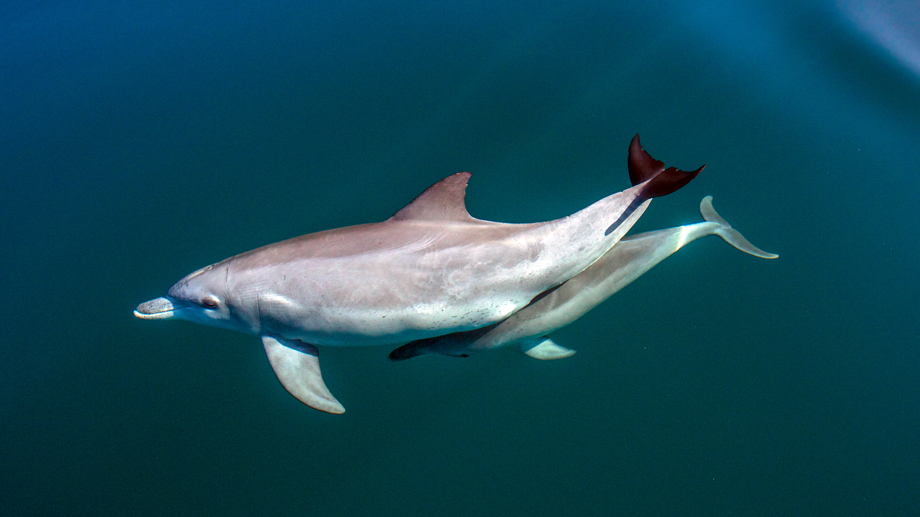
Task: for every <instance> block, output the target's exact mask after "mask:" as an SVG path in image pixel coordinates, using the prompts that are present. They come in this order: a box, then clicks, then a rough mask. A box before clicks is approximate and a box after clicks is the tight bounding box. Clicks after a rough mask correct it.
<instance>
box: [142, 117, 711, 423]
mask: <svg viewBox="0 0 920 517" xmlns="http://www.w3.org/2000/svg"><path fill="white" fill-rule="evenodd" d="M627 165H628V169H629V176H630V180H631V182H632V184H633V186H632V187H631V188H629V189H626V190H624V191H622V192H618V193H616V194H612V195H610V196H607V197H605V198H603V199H601V200H600V201H597V202H596V203H594V204H592V205H590V206H588V207H587V208H584V209H582V210H580V211H578V212H576V213H574V214H572V215H569V216H567V217H563V218H561V219H556V220H553V221H549V222H543V223H530V224H506V223H497V222H490V221H484V220H480V219H475V218H473V217H472V216H470V214H469V213H468V212H467V210H466V206H465V202H464V200H465V195H466V185H467V181H468V180H469V177H470V174H469V173H465V172H463V173H458V174H454V175H453V176H449V177H447V178H445V179H443V180H441V181H440V182H438V183H435V184H434V185H433V186H431V187H430V188H428V189H427V190H426V191H424V192H423V193H422V194H421V195H419V196H418V197H417V198H415V200H413V201H412V202H411V203H409V204H408V205H407V206H406V207H404V208H403V209H401V210H399V211H398V212H396V214H395V215H393V216H392V217H390V218H389V219H387V220H385V221H383V222H379V223H372V224H364V225H358V226H350V227H345V228H339V229H335V230H327V231H322V232H318V233H313V234H308V235H304V236H301V237H296V238H293V239H289V240H286V241H282V242H278V243H275V244H270V245H268V246H265V247H262V248H258V249H256V250H253V251H248V252H246V253H242V254H240V255H236V256H234V257H230V258H228V259H225V260H223V261H221V262H218V263H216V264H212V265H210V266H207V267H204V268H202V269H199V270H197V271H195V272H193V273H191V274H189V275H188V276H186V277H185V278H183V279H181V280H179V281H178V282H177V283H176V284H175V285H173V286H172V287H171V288H170V289H169V291H168V293H167V296H165V297H161V298H156V299H153V300H150V301H148V302H145V303H142V304H140V305H139V306H138V307H137V309H136V310H135V311H134V314H135V316H137V317H139V318H144V319H167V318H179V319H186V320H191V321H194V322H196V323H202V324H206V325H213V326H217V327H223V328H228V329H232V330H237V331H241V332H246V333H249V334H255V335H258V336H261V338H262V343H263V345H264V347H265V351H266V354H267V355H268V358H269V361H270V362H271V365H272V368H273V369H274V371H275V374H276V375H277V376H278V379H279V380H280V381H281V383H282V385H283V386H284V387H285V389H287V390H288V392H290V393H291V394H292V395H294V396H295V397H296V398H297V399H299V400H300V401H301V402H303V403H305V404H307V405H309V406H311V407H313V408H315V409H319V410H321V411H326V412H329V413H342V412H344V411H345V409H344V407H342V405H341V404H340V403H339V402H338V401H337V400H336V399H335V397H334V396H333V395H332V394H331V393H330V391H329V390H328V389H327V387H326V385H325V383H324V382H323V379H322V373H321V371H320V367H319V359H318V351H317V348H316V346H317V345H319V346H370V345H396V344H402V343H406V342H410V341H414V340H419V339H426V338H431V337H435V336H440V335H444V334H450V333H454V332H459V331H466V330H472V329H476V328H480V327H483V326H486V325H491V324H493V323H496V322H499V321H501V320H504V319H506V318H507V317H508V316H510V315H512V314H514V313H515V312H516V311H518V310H519V309H521V308H522V307H524V306H526V305H528V304H529V303H530V301H531V300H532V299H533V298H534V297H535V296H537V295H539V294H540V293H542V292H544V291H546V290H547V289H550V288H552V287H554V286H556V285H559V284H561V283H563V282H565V281H566V280H568V279H570V278H571V277H573V276H575V275H576V274H578V273H580V272H582V271H583V270H584V269H585V268H587V267H588V266H590V265H591V264H592V263H593V262H595V261H596V260H597V259H598V258H599V257H601V256H602V255H603V254H604V253H606V252H607V251H608V250H609V249H610V248H611V247H613V245H614V244H616V243H617V242H618V241H619V240H620V239H621V238H622V237H623V235H624V234H625V233H626V232H627V231H628V230H629V229H630V228H631V227H632V225H633V224H634V223H635V221H636V220H637V219H638V218H639V217H640V216H641V215H642V213H643V212H644V211H645V209H646V208H647V207H648V203H649V201H650V200H651V199H652V198H654V197H660V196H664V195H667V194H669V193H671V192H674V191H675V190H677V189H679V188H681V187H682V186H684V185H686V184H687V183H688V182H689V181H690V180H692V179H693V178H694V177H696V175H697V174H698V173H699V172H700V171H701V170H702V169H703V167H700V168H699V169H697V170H694V171H682V170H679V169H676V168H674V167H670V168H665V167H664V164H663V163H662V162H660V161H657V160H655V159H654V158H652V157H651V156H649V155H648V153H646V152H645V151H644V150H643V149H642V146H641V144H640V142H639V136H638V135H636V136H635V137H634V138H633V140H632V142H631V143H630V146H629V154H628V158H627Z"/></svg>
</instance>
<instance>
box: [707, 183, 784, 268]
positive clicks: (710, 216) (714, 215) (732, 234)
mask: <svg viewBox="0 0 920 517" xmlns="http://www.w3.org/2000/svg"><path fill="white" fill-rule="evenodd" d="M700 213H701V214H702V215H703V219H705V220H706V221H708V222H710V223H716V224H718V225H719V228H718V229H717V230H716V231H715V232H714V233H715V234H716V235H718V236H719V237H722V239H724V240H725V242H727V243H729V244H731V245H732V246H734V247H735V248H737V249H739V250H741V251H743V252H745V253H747V254H748V255H754V256H755V257H760V258H765V259H775V258H777V257H779V255H777V254H775V253H769V252H766V251H764V250H762V249H760V248H758V247H757V246H754V245H753V244H751V243H750V241H748V240H747V239H745V238H744V236H743V235H741V234H740V233H739V232H738V230H735V229H734V228H732V225H730V224H728V221H726V220H725V219H722V216H720V215H719V214H718V212H716V209H715V208H713V206H712V196H706V197H704V198H703V201H702V202H700Z"/></svg>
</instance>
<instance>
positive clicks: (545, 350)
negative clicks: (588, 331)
mask: <svg viewBox="0 0 920 517" xmlns="http://www.w3.org/2000/svg"><path fill="white" fill-rule="evenodd" d="M534 343H536V344H534ZM518 348H519V349H520V350H521V352H524V353H525V354H527V355H529V356H530V357H533V358H534V359H541V360H544V361H546V360H550V359H564V358H566V357H570V356H572V355H574V354H575V351H574V350H571V349H569V348H566V347H564V346H560V345H557V344H556V343H555V342H554V341H553V340H552V339H549V338H543V339H542V340H532V341H525V342H523V343H521V344H520V345H518Z"/></svg>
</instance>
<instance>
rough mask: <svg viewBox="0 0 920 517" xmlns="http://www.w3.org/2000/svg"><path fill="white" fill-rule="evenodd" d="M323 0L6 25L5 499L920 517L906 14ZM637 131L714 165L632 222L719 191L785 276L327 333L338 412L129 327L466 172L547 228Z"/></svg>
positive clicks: (651, 145)
mask: <svg viewBox="0 0 920 517" xmlns="http://www.w3.org/2000/svg"><path fill="white" fill-rule="evenodd" d="M314 4H317V5H314ZM318 4H319V3H309V5H306V6H305V5H299V3H293V2H292V3H278V4H274V5H261V4H258V3H251V2H249V3H246V2H204V1H201V2H186V3H183V4H179V3H176V4H171V3H157V2H130V3H124V2H112V1H104V2H94V3H80V4H79V5H77V4H73V3H68V2H54V1H51V2H12V3H6V4H4V6H3V7H2V8H0V181H2V184H0V216H2V218H3V222H4V224H3V228H4V229H3V231H2V232H0V271H2V285H3V296H2V297H0V321H2V328H3V329H4V332H3V345H2V347H0V354H2V356H0V465H2V466H3V468H2V469H0V513H3V514H5V515H30V514H31V515H39V514H41V515H100V514H109V515H112V514H115V515H121V514H129V515H164V514H174V515H201V514H224V515H252V514H255V513H257V512H258V513H268V514H276V513H277V514H281V513H295V512H297V513H303V514H310V515H349V516H353V515H374V516H381V515H400V516H404V515H433V514H436V515H458V516H459V515H463V516H468V515H509V514H523V513H524V512H526V513H527V514H529V515H560V514H564V515H589V514H615V515H731V514H734V515H781V514H787V515H788V514H793V515H908V514H912V513H917V512H918V511H920V461H918V458H920V442H918V440H917V432H918V429H920V383H918V381H917V371H918V369H920V348H918V346H917V335H918V331H920V311H918V309H920V298H918V296H917V291H918V287H920V278H918V274H917V256H918V251H920V244H918V239H917V236H918V233H920V222H918V218H917V215H916V212H915V204H916V202H917V199H918V194H920V179H918V163H920V102H918V99H920V68H918V67H917V66H916V65H917V63H918V56H920V39H918V38H917V37H916V36H913V34H915V33H916V31H913V32H911V31H910V30H909V27H911V26H913V27H916V26H917V23H916V22H917V20H918V18H920V16H918V14H917V12H916V11H915V10H914V9H915V8H911V3H910V2H902V3H898V2H891V3H887V4H884V5H882V4H879V5H880V6H881V7H872V5H873V4H871V3H869V2H865V3H860V2H856V1H840V2H838V3H833V2H820V1H810V2H762V1H756V0H745V1H742V2H728V1H723V0H715V1H710V2H679V1H670V0H653V1H651V2H649V1H644V2H591V1H582V0H578V1H574V2H565V3H559V2H542V3H541V2H534V3H520V4H518V3H513V2H477V1H468V0H467V1H464V2H452V1H446V2H438V3H437V4H432V5H430V6H426V5H427V4H425V5H422V4H423V3H419V2H386V3H384V2H336V3H335V5H334V6H320V5H318ZM904 27H908V29H905V28H904ZM637 132H638V133H641V135H642V141H643V144H644V145H645V147H646V149H648V150H649V151H650V152H651V153H652V155H654V156H656V157H658V158H660V159H662V160H664V161H666V162H667V163H668V164H671V165H675V166H678V167H682V168H691V167H692V168H695V167H697V166H699V165H701V164H703V163H706V164H708V167H707V168H706V170H705V171H704V173H702V174H701V175H700V176H699V177H698V178H697V179H696V180H694V181H693V182H692V183H691V184H690V185H688V186H687V187H686V188H684V189H683V190H681V191H680V192H678V193H676V194H674V195H671V196H668V197H666V198H662V199H659V200H656V201H655V202H654V203H653V204H652V206H651V208H650V209H649V211H648V212H647V214H646V215H645V216H644V217H643V219H642V220H641V221H640V224H639V225H638V226H637V228H636V230H637V231H644V230H651V229H656V228H665V227H670V226H675V225H679V224H686V223H690V222H696V221H698V220H699V213H698V211H697V207H698V204H699V201H700V199H701V198H702V197H703V196H705V195H713V196H714V198H715V205H716V207H717V208H718V210H719V211H720V213H721V214H722V215H723V216H724V217H725V218H726V219H727V220H728V221H729V222H731V223H732V224H733V225H734V226H735V227H736V228H738V229H740V230H741V231H742V232H743V233H744V234H745V235H746V236H747V237H748V238H749V239H750V240H751V241H752V242H753V243H754V244H756V245H758V246H760V247H762V248H764V249H766V250H768V251H772V252H776V253H779V254H780V258H779V259H778V260H776V261H764V260H758V259H755V258H752V257H749V256H746V255H743V254H741V253H739V252H737V251H735V250H733V249H731V248H730V247H729V246H727V245H725V244H724V243H722V242H721V241H720V240H718V239H715V238H707V239H704V240H701V241H699V242H696V243H693V244H691V245H689V246H688V247H687V248H686V249H684V250H682V251H680V252H679V253H678V254H676V255H675V256H674V257H672V258H670V259H668V260H667V261H665V262H664V263H662V264H661V265H660V266H658V267H657V268H655V269H653V270H652V271H651V272H649V273H648V274H647V275H645V276H643V277H642V278H641V279H639V280H638V281H637V282H636V283H634V284H633V285H631V286H629V287H628V288H626V289H624V290H623V291H622V292H620V293H618V294H617V295H616V296H615V297H614V298H612V299H611V300H609V301H608V302H606V303H605V304H603V305H601V306H599V307H597V308H596V309H595V310H593V311H592V312H590V313H588V314H587V315H586V316H584V317H583V318H582V319H580V320H579V321H577V322H575V323H574V324H572V325H571V326H569V327H567V328H565V329H563V330H562V331H560V332H557V333H556V334H555V335H554V338H555V339H556V340H557V341H558V342H559V343H560V344H563V345H565V346H568V347H571V348H574V349H577V350H578V353H577V354H576V355H574V356H573V357H571V358H568V359H565V360H561V361H548V362H541V361H535V360H532V359H530V358H528V357H525V356H523V355H520V354H516V353H514V352H512V351H509V350H499V351H495V352H492V353H489V354H482V355H478V356H474V357H471V358H467V359H455V358H449V357H424V358H419V359H413V360H411V361H406V362H403V363H390V362H388V361H387V359H386V355H387V353H388V352H389V349H381V348H355V349H329V348H326V349H323V350H322V351H321V354H322V361H323V369H324V376H325V379H326V382H327V384H328V385H329V387H330V389H331V390H332V391H333V393H335V395H336V396H337V398H338V399H339V400H340V401H341V402H342V403H343V404H344V405H345V406H346V408H348V412H347V413H345V414H344V415H342V416H332V415H327V414H322V413H319V412H317V411H313V410H310V409H309V408H306V407H305V406H303V405H301V404H300V403H299V402H297V401H296V400H294V399H293V398H292V397H290V396H289V395H288V394H287V393H286V392H285V391H284V390H283V389H282V388H281V386H280V385H279V384H278V382H277V380H276V379H275V377H274V375H273V373H272V371H271V369H270V366H269V365H268V362H267V360H266V359H265V357H264V354H263V351H262V347H261V345H260V344H259V343H258V342H257V340H256V339H255V338H253V337H250V336H244V335H241V334H235V333H232V332H227V331H223V330H219V329H213V328H206V327H200V326H195V325H192V324H188V323H182V322H150V321H141V320H138V319H136V318H134V317H133V316H132V314H131V311H132V310H133V308H134V307H135V306H136V305H137V304H138V303H140V302H142V301H145V300H147V299H150V298H153V297H156V296H160V295H161V294H163V293H164V292H165V290H166V289H167V288H168V287H169V286H170V285H171V284H172V283H173V282H175V281H176V280H177V279H179V278H180V277H182V276H183V275H185V274H186V273H188V272H190V271H192V270H194V269H196V268H198V267H201V266H203V265H206V264H209V263H211V262H214V261H217V260H220V259H223V258H225V257H227V256H230V255H233V254H236V253H239V252H242V251H245V250H248V249H251V248H254V247H257V246H260V245H263V244H267V243H271V242H274V241H278V240H281V239H284V238H288V237H292V236H296V235H299V234H303V233H308V232H312V231H318V230H322V229H327V228H332V227H338V226H344V225H349V224H356V223H363V222H370V221H377V220H381V219H384V218H386V217H388V216H389V215H391V214H392V213H393V212H395V211H396V210H398V209H399V208H400V207H402V206H403V205H404V204H405V203H407V202H408V201H410V200H411V199H412V198H413V197H414V196H415V195H416V194H418V193H419V192H421V191H422V190H423V189H424V188H426V187H427V186H428V185H430V184H431V183H433V182H435V181H437V180H439V179H441V178H442V177H444V176H447V175H449V174H452V173H455V172H459V171H463V170H469V171H471V172H472V173H473V178H472V180H471V183H470V187H469V190H468V196H467V201H468V206H469V210H470V212H471V213H472V214H473V215H474V216H476V217H479V218H484V219H491V220H500V221H508V222H526V221H537V220H546V219H551V218H555V217H560V216H562V215H565V214H568V213H570V212H573V211H575V210H577V209H579V208H581V207H583V206H585V205H587V204H588V203H591V202H593V201H595V200H596V199H598V198H600V197H602V196H604V195H606V194H608V193H610V192H614V191H617V190H620V189H623V188H625V187H627V186H628V179H627V175H626V168H625V157H626V147H627V145H628V143H629V139H630V138H631V137H632V135H633V134H635V133H637Z"/></svg>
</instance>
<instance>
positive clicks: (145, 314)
mask: <svg viewBox="0 0 920 517" xmlns="http://www.w3.org/2000/svg"><path fill="white" fill-rule="evenodd" d="M180 308H181V307H177V306H176V305H175V304H174V303H173V302H172V300H170V299H169V298H154V299H153V300H150V301H148V302H144V303H142V304H140V305H138V306H137V309H134V316H136V317H138V318H141V319H144V320H161V319H167V318H172V317H174V316H175V315H176V310H177V309H180Z"/></svg>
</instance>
